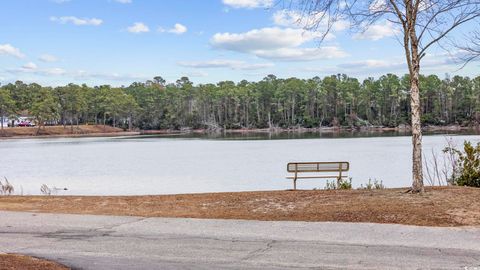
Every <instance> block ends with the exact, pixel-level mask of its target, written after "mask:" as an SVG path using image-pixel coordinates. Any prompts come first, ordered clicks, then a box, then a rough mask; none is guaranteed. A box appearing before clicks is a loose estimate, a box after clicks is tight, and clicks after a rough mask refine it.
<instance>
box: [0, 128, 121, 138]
mask: <svg viewBox="0 0 480 270" xmlns="http://www.w3.org/2000/svg"><path fill="white" fill-rule="evenodd" d="M37 131H38V127H13V128H7V127H4V129H3V132H2V131H1V130H0V137H29V136H68V137H74V136H85V135H95V134H96V135H108V134H114V133H123V129H121V128H114V127H111V126H105V127H104V126H103V125H80V126H78V127H77V126H73V128H72V127H70V126H65V127H63V126H47V127H42V128H41V129H40V132H39V133H38V134H37Z"/></svg>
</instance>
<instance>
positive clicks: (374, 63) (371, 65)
mask: <svg viewBox="0 0 480 270" xmlns="http://www.w3.org/2000/svg"><path fill="white" fill-rule="evenodd" d="M405 66H406V65H405V63H404V61H401V60H395V61H392V60H376V59H367V60H363V61H355V62H349V63H343V64H339V65H338V67H340V68H343V69H349V70H360V69H362V70H365V69H380V70H392V69H399V68H404V67H405Z"/></svg>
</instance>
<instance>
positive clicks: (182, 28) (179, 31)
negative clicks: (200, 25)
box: [169, 23, 187, 35]
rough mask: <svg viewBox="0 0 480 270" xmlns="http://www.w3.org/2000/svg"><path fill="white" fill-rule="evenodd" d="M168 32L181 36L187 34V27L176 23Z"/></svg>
mask: <svg viewBox="0 0 480 270" xmlns="http://www.w3.org/2000/svg"><path fill="white" fill-rule="evenodd" d="M169 32H170V33H174V34H177V35H180V34H183V33H185V32H187V27H185V25H182V24H179V23H176V24H175V25H174V26H173V28H172V29H170V31H169Z"/></svg>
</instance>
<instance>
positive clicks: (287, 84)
mask: <svg viewBox="0 0 480 270" xmlns="http://www.w3.org/2000/svg"><path fill="white" fill-rule="evenodd" d="M420 91H421V104H422V120H423V124H424V125H452V124H456V125H462V126H473V125H477V124H478V123H480V76H477V77H476V78H473V79H472V78H469V77H462V76H454V77H449V76H445V78H443V79H440V78H439V77H438V76H436V75H429V76H421V78H420ZM409 98H410V97H409V77H408V75H405V76H402V77H399V76H397V75H394V74H386V75H383V76H381V77H379V78H378V79H374V78H367V79H365V80H363V81H360V80H358V79H356V78H353V77H349V76H347V75H345V74H338V75H332V76H327V77H324V78H319V77H314V78H311V79H298V78H288V79H281V78H277V77H276V76H274V75H268V76H266V77H265V78H264V79H262V80H261V81H258V82H250V81H246V80H243V81H240V82H239V83H235V82H232V81H221V82H219V83H217V84H198V85H195V84H194V83H192V82H191V81H190V80H189V78H187V77H182V78H180V79H179V80H177V81H176V82H175V83H169V84H167V83H166V81H165V80H164V79H163V78H162V77H160V76H158V77H155V78H153V79H152V80H148V81H146V82H134V83H132V84H131V85H129V86H122V87H111V86H109V85H101V86H95V87H89V86H87V85H85V84H83V85H77V84H68V85H66V86H59V87H43V86H41V85H39V84H36V83H31V84H25V83H23V82H21V81H17V82H15V83H10V84H5V85H3V86H1V87H0V115H1V117H2V118H3V117H14V116H16V115H21V114H22V115H30V116H32V117H33V118H35V120H36V122H37V123H39V125H40V126H41V125H43V124H48V123H56V124H63V125H79V124H105V125H111V126H115V127H123V128H125V129H144V130H148V129H182V128H192V129H200V128H202V129H212V130H214V129H240V128H297V127H305V128H315V127H352V128H359V127H372V126H382V127H398V126H400V125H408V124H409V121H410V119H409V118H410V100H409Z"/></svg>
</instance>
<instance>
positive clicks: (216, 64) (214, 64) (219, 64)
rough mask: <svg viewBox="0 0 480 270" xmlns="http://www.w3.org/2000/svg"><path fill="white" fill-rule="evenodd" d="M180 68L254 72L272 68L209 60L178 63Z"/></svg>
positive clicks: (262, 65) (263, 65) (237, 61)
mask: <svg viewBox="0 0 480 270" xmlns="http://www.w3.org/2000/svg"><path fill="white" fill-rule="evenodd" d="M178 64H179V65H180V66H183V67H191V68H231V69H234V70H238V69H239V70H256V69H263V68H267V67H272V66H273V64H272V63H253V64H252V63H247V62H245V61H239V60H222V59H218V60H209V61H201V62H179V63H178Z"/></svg>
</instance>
